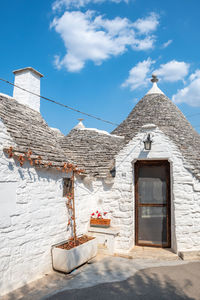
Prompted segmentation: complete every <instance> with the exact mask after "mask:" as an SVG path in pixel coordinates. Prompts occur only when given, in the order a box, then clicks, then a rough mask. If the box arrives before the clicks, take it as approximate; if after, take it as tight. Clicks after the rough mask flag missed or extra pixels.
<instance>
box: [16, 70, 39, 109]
mask: <svg viewBox="0 0 200 300" xmlns="http://www.w3.org/2000/svg"><path fill="white" fill-rule="evenodd" d="M13 73H14V74H15V82H14V84H15V85H16V86H19V87H22V88H24V89H26V90H27V91H30V92H32V93H35V94H37V95H40V78H41V77H43V75H42V74H41V73H39V72H38V71H36V70H35V69H33V68H31V67H27V68H24V69H19V70H16V71H13ZM16 86H14V91H13V98H14V99H16V100H17V101H18V102H19V103H21V104H24V105H27V106H29V107H30V108H32V109H34V110H36V111H38V112H40V97H38V96H36V95H33V94H31V93H28V92H26V91H23V90H21V89H19V88H17V87H16Z"/></svg>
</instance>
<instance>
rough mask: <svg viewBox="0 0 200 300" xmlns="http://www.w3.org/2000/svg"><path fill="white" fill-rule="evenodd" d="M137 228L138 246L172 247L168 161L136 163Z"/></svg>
mask: <svg viewBox="0 0 200 300" xmlns="http://www.w3.org/2000/svg"><path fill="white" fill-rule="evenodd" d="M135 228H136V230H135V234H136V245H139V246H154V247H163V248H164V247H171V237H170V231H171V230H170V165H169V162H168V161H137V162H136V163H135Z"/></svg>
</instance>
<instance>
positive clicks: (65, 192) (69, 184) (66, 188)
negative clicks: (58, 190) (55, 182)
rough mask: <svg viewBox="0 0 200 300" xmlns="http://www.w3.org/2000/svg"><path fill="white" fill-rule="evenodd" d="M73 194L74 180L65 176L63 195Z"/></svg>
mask: <svg viewBox="0 0 200 300" xmlns="http://www.w3.org/2000/svg"><path fill="white" fill-rule="evenodd" d="M69 194H72V180H71V178H63V197H67V196H69Z"/></svg>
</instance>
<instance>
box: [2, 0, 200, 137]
mask: <svg viewBox="0 0 200 300" xmlns="http://www.w3.org/2000/svg"><path fill="white" fill-rule="evenodd" d="M191 3H192V5H191ZM199 11H200V2H199V1H198V0H193V1H189V0H175V1H174V0H173V1H172V0H168V1H159V0H151V1H149V0H57V1H56V0H54V1H41V0H28V1H27V0H20V1H17V0H13V1H1V10H0V28H1V29H0V36H1V43H0V58H1V70H0V77H1V78H5V79H8V80H10V81H12V82H13V80H14V77H13V74H12V71H13V70H15V69H19V68H22V67H26V66H32V67H34V68H36V69H37V70H38V71H40V72H41V73H42V74H44V78H43V79H42V82H41V94H42V95H44V96H46V97H50V98H52V99H55V100H57V101H60V102H62V103H64V104H67V105H70V106H73V107H75V108H77V109H80V110H82V111H85V112H88V113H91V114H94V115H97V116H99V117H101V118H104V119H108V120H110V121H113V122H115V123H118V124H119V123H120V122H121V121H123V120H124V119H125V118H126V116H127V115H128V113H129V112H130V111H131V110H132V108H133V107H134V105H135V104H136V103H137V101H138V100H139V99H141V98H142V97H143V96H144V95H145V94H146V92H147V91H148V90H149V89H150V87H151V83H150V80H149V79H150V77H151V74H152V72H156V73H157V75H158V77H159V78H160V81H159V87H160V88H161V89H162V91H163V92H164V93H165V94H166V95H167V96H168V97H169V98H171V99H173V101H174V102H175V103H176V104H177V105H178V106H179V108H180V109H181V110H182V112H183V113H184V114H185V115H186V116H191V117H188V119H189V120H190V121H191V123H192V125H193V126H194V127H195V128H196V130H198V131H199V132H200V59H199V53H200V41H199V28H200V18H199ZM0 92H2V93H6V94H10V95H12V88H11V87H9V86H7V85H6V84H5V83H1V82H0ZM41 113H42V115H43V117H44V118H45V120H46V121H47V122H48V124H49V125H50V126H51V127H57V128H59V129H60V130H61V131H62V132H63V133H67V132H68V131H69V130H70V129H71V128H72V127H74V126H75V125H76V124H77V118H81V117H82V115H80V114H78V113H74V112H71V111H68V110H66V109H64V108H61V107H57V106H55V105H53V104H50V103H47V102H45V101H43V100H42V101H41ZM84 119H85V120H84V124H85V125H86V127H96V128H99V129H103V130H107V131H111V130H113V129H114V126H112V125H109V124H106V123H102V122H99V121H97V120H94V119H90V118H86V117H84Z"/></svg>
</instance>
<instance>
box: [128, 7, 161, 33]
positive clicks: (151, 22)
mask: <svg viewBox="0 0 200 300" xmlns="http://www.w3.org/2000/svg"><path fill="white" fill-rule="evenodd" d="M133 25H134V27H135V28H136V29H137V30H138V32H139V33H140V34H148V33H150V32H152V31H155V30H156V28H157V27H158V25H159V16H158V15H157V14H155V13H153V12H152V13H151V14H150V15H149V16H148V17H146V18H142V19H138V20H137V21H136V22H134V23H133Z"/></svg>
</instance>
